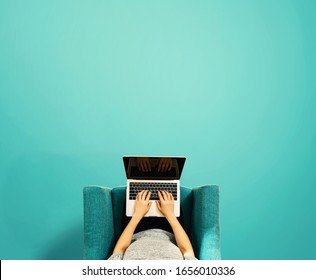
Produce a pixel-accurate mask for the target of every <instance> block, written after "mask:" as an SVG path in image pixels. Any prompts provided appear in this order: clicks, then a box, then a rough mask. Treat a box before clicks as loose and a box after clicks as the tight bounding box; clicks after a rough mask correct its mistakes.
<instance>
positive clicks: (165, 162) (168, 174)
mask: <svg viewBox="0 0 316 280" xmlns="http://www.w3.org/2000/svg"><path fill="white" fill-rule="evenodd" d="M123 161H124V167H125V172H126V177H127V179H138V180H179V179H180V177H181V173H182V170H183V167H184V163H185V157H138V156H124V157H123Z"/></svg>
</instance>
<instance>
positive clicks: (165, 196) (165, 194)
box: [162, 191, 168, 200]
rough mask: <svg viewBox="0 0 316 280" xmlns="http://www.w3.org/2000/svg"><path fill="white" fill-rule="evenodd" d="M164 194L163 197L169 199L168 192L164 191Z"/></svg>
mask: <svg viewBox="0 0 316 280" xmlns="http://www.w3.org/2000/svg"><path fill="white" fill-rule="evenodd" d="M162 195H163V199H164V200H167V199H168V195H167V192H165V191H162Z"/></svg>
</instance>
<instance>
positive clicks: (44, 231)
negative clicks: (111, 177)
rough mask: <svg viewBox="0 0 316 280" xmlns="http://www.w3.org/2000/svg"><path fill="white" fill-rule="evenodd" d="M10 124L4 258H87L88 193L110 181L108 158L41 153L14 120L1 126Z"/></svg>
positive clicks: (4, 151)
mask: <svg viewBox="0 0 316 280" xmlns="http://www.w3.org/2000/svg"><path fill="white" fill-rule="evenodd" d="M2 115H3V114H1V112H0V116H2ZM4 117H6V116H5V115H4ZM4 123H6V124H7V128H8V129H7V133H6V134H5V135H3V137H2V139H1V140H0V144H1V145H0V152H1V161H0V167H1V172H2V174H1V175H3V176H0V220H1V230H0V238H1V240H5V242H1V259H51V260H57V259H61V260H63V259H82V258H83V196H82V188H83V186H85V185H88V184H91V182H93V183H95V182H98V181H100V180H102V179H104V176H105V175H106V174H103V173H102V172H104V159H103V158H101V156H100V155H98V156H95V155H90V154H87V155H83V154H78V153H77V152H76V151H74V152H73V153H72V154H63V153H62V152H61V153H55V152H53V150H51V151H48V150H47V148H48V147H46V149H44V148H43V149H41V148H40V147H39V146H38V143H37V142H36V139H34V138H32V137H30V136H29V135H28V134H27V133H26V132H25V131H24V130H23V129H21V128H20V127H19V126H17V125H15V122H14V120H12V119H10V118H4V120H1V121H0V125H1V126H2V125H3V124H4ZM55 150H57V148H56V149H55ZM43 151H45V152H43ZM2 226H3V228H2Z"/></svg>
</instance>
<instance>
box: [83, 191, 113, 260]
mask: <svg viewBox="0 0 316 280" xmlns="http://www.w3.org/2000/svg"><path fill="white" fill-rule="evenodd" d="M83 201H84V253H83V258H84V259H90V260H104V259H107V258H108V257H109V256H110V255H111V253H112V252H111V249H112V248H113V246H114V242H115V240H114V225H113V209H112V198H111V189H110V188H106V187H98V186H89V187H84V189H83Z"/></svg>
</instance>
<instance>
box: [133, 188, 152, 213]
mask: <svg viewBox="0 0 316 280" xmlns="http://www.w3.org/2000/svg"><path fill="white" fill-rule="evenodd" d="M150 195H151V192H149V191H148V190H146V191H141V192H139V193H138V195H137V197H136V201H135V208H134V214H133V217H136V218H139V219H142V218H143V217H144V216H145V215H146V214H147V212H148V211H149V209H150V206H151V202H149V199H150Z"/></svg>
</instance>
